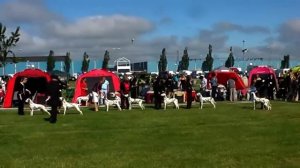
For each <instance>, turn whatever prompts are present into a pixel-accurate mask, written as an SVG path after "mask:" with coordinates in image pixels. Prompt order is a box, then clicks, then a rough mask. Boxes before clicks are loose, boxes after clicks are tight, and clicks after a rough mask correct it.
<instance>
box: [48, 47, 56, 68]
mask: <svg viewBox="0 0 300 168" xmlns="http://www.w3.org/2000/svg"><path fill="white" fill-rule="evenodd" d="M54 68H55V58H54V51H52V50H50V52H49V56H48V58H47V72H52V71H53V70H54Z"/></svg>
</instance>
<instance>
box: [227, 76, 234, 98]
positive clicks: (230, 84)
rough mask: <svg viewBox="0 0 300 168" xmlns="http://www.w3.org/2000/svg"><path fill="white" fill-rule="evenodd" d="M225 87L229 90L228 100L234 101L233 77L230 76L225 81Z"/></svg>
mask: <svg viewBox="0 0 300 168" xmlns="http://www.w3.org/2000/svg"><path fill="white" fill-rule="evenodd" d="M227 88H228V90H229V100H230V101H232V102H233V101H235V97H236V85H235V78H230V79H229V80H228V81H227Z"/></svg>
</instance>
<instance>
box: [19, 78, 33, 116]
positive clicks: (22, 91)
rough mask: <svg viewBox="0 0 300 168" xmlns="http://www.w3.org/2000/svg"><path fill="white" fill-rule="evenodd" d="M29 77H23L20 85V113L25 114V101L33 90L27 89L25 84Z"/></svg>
mask: <svg viewBox="0 0 300 168" xmlns="http://www.w3.org/2000/svg"><path fill="white" fill-rule="evenodd" d="M27 81H28V78H25V77H24V78H22V79H21V82H20V83H19V85H18V87H17V88H18V114H19V115H24V103H25V100H26V98H27V97H28V96H27V94H31V92H30V91H29V90H28V89H26V86H25V84H26V83H27Z"/></svg>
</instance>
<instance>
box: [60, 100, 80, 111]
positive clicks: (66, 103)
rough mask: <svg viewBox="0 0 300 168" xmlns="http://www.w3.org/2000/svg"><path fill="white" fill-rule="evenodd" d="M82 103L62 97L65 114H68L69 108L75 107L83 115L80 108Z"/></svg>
mask: <svg viewBox="0 0 300 168" xmlns="http://www.w3.org/2000/svg"><path fill="white" fill-rule="evenodd" d="M79 106H80V104H77V103H69V102H67V101H66V99H64V98H62V107H63V109H64V115H66V111H67V109H69V108H75V109H76V110H77V111H78V112H79V113H80V114H81V115H83V113H82V111H81V110H80V108H79Z"/></svg>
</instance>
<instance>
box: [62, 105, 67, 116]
mask: <svg viewBox="0 0 300 168" xmlns="http://www.w3.org/2000/svg"><path fill="white" fill-rule="evenodd" d="M63 108H64V115H66V111H67V107H66V106H64V107H63Z"/></svg>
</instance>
